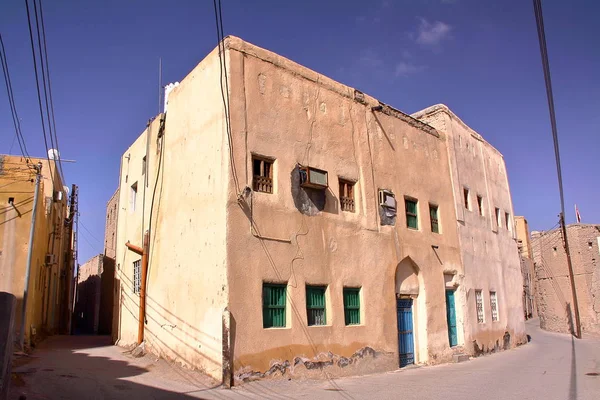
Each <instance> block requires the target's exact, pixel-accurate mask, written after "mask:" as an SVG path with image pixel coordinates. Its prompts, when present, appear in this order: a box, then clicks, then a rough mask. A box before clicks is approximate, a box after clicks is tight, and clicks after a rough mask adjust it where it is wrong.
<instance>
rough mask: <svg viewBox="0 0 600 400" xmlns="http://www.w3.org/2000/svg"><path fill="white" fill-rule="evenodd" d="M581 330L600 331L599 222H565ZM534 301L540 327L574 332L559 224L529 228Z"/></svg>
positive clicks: (566, 267)
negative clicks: (552, 228) (539, 228)
mask: <svg viewBox="0 0 600 400" xmlns="http://www.w3.org/2000/svg"><path fill="white" fill-rule="evenodd" d="M567 235H568V240H569V247H570V250H571V261H572V265H573V274H574V279H575V289H576V292H577V300H578V303H579V315H580V319H581V329H582V332H583V333H584V334H585V333H588V332H593V333H600V267H599V260H600V251H599V250H598V248H599V246H600V225H593V224H571V225H567ZM531 246H532V249H533V258H534V260H535V279H536V301H537V305H538V315H539V317H540V326H541V327H542V328H543V329H546V330H549V331H554V332H562V333H570V332H574V330H573V327H574V325H573V324H574V323H575V322H574V321H575V319H574V318H575V317H574V312H575V311H574V309H573V296H572V291H571V284H570V279H569V271H568V266H567V256H566V252H565V248H564V242H563V237H562V232H561V230H560V229H559V228H557V229H554V230H550V231H545V232H536V231H534V232H532V234H531Z"/></svg>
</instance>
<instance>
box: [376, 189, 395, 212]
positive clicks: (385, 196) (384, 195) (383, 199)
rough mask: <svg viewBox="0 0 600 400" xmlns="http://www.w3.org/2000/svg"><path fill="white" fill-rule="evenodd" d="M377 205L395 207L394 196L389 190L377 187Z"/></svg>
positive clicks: (391, 208) (392, 208)
mask: <svg viewBox="0 0 600 400" xmlns="http://www.w3.org/2000/svg"><path fill="white" fill-rule="evenodd" d="M379 205H380V206H381V207H385V208H388V209H390V210H395V209H396V196H394V193H392V191H391V190H385V189H379Z"/></svg>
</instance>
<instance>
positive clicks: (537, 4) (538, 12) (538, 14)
mask: <svg viewBox="0 0 600 400" xmlns="http://www.w3.org/2000/svg"><path fill="white" fill-rule="evenodd" d="M533 9H534V12H535V22H536V25H537V32H538V41H539V44H540V53H541V56H542V67H543V70H544V81H545V84H546V96H547V97H548V110H549V112H550V124H551V126H552V140H553V141H554V156H555V158H556V172H557V175H558V190H559V192H560V207H561V208H560V210H561V212H560V226H561V229H562V235H563V240H564V246H565V253H566V254H567V267H568V269H569V278H570V281H571V293H572V295H573V309H574V314H575V332H573V334H574V335H575V337H577V338H578V339H581V321H580V320H579V303H578V301H577V290H576V288H575V277H574V276H573V264H572V263H571V251H570V250H569V240H568V239H567V227H566V226H565V196H564V191H563V183H562V169H561V167H560V152H559V149H558V129H557V128H556V114H555V112H554V97H553V95H552V80H551V79H550V64H549V62H548V49H547V47H546V34H545V32H544V16H543V13H542V2H541V0H533Z"/></svg>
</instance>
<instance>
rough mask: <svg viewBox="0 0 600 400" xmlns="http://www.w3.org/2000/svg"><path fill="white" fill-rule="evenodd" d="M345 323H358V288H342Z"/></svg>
mask: <svg viewBox="0 0 600 400" xmlns="http://www.w3.org/2000/svg"><path fill="white" fill-rule="evenodd" d="M344 319H345V323H346V325H360V288H344Z"/></svg>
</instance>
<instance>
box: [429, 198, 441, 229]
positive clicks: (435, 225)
mask: <svg viewBox="0 0 600 400" xmlns="http://www.w3.org/2000/svg"><path fill="white" fill-rule="evenodd" d="M429 219H430V220H431V232H433V233H440V226H439V220H438V206H436V205H434V204H430V205H429Z"/></svg>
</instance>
